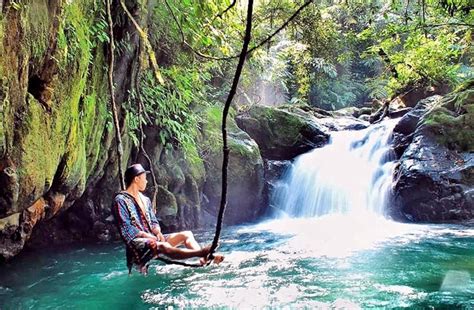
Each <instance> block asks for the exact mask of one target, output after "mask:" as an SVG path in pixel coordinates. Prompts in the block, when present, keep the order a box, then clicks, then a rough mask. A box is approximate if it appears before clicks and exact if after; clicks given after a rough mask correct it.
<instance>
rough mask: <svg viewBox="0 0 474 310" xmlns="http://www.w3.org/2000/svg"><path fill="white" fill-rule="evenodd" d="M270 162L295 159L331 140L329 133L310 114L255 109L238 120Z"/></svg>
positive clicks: (285, 109)
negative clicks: (271, 160)
mask: <svg viewBox="0 0 474 310" xmlns="http://www.w3.org/2000/svg"><path fill="white" fill-rule="evenodd" d="M236 121H237V124H238V125H239V127H240V128H242V129H243V130H244V131H245V132H247V133H248V134H249V135H250V136H251V137H252V138H253V139H254V140H255V141H256V142H257V144H258V146H259V147H260V151H261V152H262V156H263V157H264V158H266V159H277V160H281V159H292V158H294V157H295V156H297V155H299V154H302V153H305V152H307V151H309V150H311V149H312V148H315V147H319V146H321V145H324V144H325V143H327V141H328V140H329V135H328V133H327V129H326V128H325V127H324V126H321V125H320V124H319V123H318V121H317V119H316V118H315V117H314V116H312V115H311V114H310V113H304V111H302V110H299V109H294V111H292V110H291V108H286V107H277V108H274V107H267V106H257V105H256V106H253V107H251V108H250V109H249V110H248V111H247V112H245V113H242V114H240V115H238V116H237V118H236Z"/></svg>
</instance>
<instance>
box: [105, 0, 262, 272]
mask: <svg viewBox="0 0 474 310" xmlns="http://www.w3.org/2000/svg"><path fill="white" fill-rule="evenodd" d="M253 2H254V0H248V7H247V21H246V27H245V36H244V42H243V46H242V50H241V53H240V57H239V62H238V64H237V68H236V70H235V74H234V78H233V81H232V86H231V89H230V91H229V95H228V96H227V100H226V102H225V105H224V109H223V113H222V141H223V148H222V151H223V160H222V193H221V201H220V207H219V213H218V216H217V223H216V231H215V234H214V239H213V241H212V245H211V249H210V252H209V256H208V262H207V264H206V265H208V264H210V262H211V260H212V259H213V258H214V255H213V254H214V252H215V250H216V249H217V247H218V245H219V238H220V235H221V231H222V223H223V219H224V212H225V208H226V206H227V170H228V166H229V147H228V144H227V116H228V114H229V109H230V105H231V103H232V100H233V98H234V96H235V94H236V92H237V86H238V84H239V79H240V75H241V73H242V69H243V67H244V63H245V58H246V55H247V51H248V46H249V43H250V39H251V31H252V14H253ZM122 5H123V3H122ZM106 6H107V16H108V24H109V35H110V50H109V57H108V58H109V72H108V84H109V95H110V100H111V105H112V112H113V119H114V127H115V138H116V139H117V145H116V151H117V156H118V159H117V162H118V170H119V178H120V186H121V189H122V190H125V183H124V179H123V171H122V167H121V163H122V156H123V147H122V140H121V136H120V131H121V130H120V123H119V119H118V113H117V108H116V103H115V93H114V85H113V68H114V50H115V45H114V35H113V19H112V13H111V9H110V7H111V4H110V0H106ZM127 15H128V16H129V17H130V18H131V19H132V23H134V25H135V27H137V25H138V24H137V23H136V22H135V21H134V20H133V17H132V16H131V14H127ZM140 30H141V29H137V31H140ZM142 32H143V31H142ZM141 37H143V36H141ZM142 39H143V38H142ZM153 64H155V63H153ZM154 69H155V70H154V71H155V72H157V67H156V66H154ZM157 79H158V82H159V83H162V82H163V81H162V80H160V79H159V78H157ZM142 148H143V147H140V150H139V151H142ZM150 170H152V169H151V165H150ZM158 259H159V260H161V261H162V262H164V263H166V264H175V265H181V266H186V267H202V266H203V265H201V264H188V263H185V262H180V261H174V260H170V259H167V258H162V257H158Z"/></svg>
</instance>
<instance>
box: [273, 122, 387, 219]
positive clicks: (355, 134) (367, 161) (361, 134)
mask: <svg viewBox="0 0 474 310" xmlns="http://www.w3.org/2000/svg"><path fill="white" fill-rule="evenodd" d="M395 124H396V120H389V121H386V122H383V123H380V124H377V125H373V126H370V127H369V128H366V129H364V130H359V131H340V132H333V133H332V134H331V138H330V141H329V144H328V145H326V146H324V147H322V148H318V149H314V150H312V151H310V152H308V153H306V154H303V155H300V156H299V157H297V158H296V160H295V161H294V163H293V164H292V165H291V166H290V167H289V168H288V170H287V171H286V172H285V173H284V175H283V177H282V180H281V181H280V183H279V184H278V185H277V186H276V188H275V190H274V191H273V194H272V197H271V204H272V205H273V206H275V207H277V208H278V209H279V210H282V211H284V214H285V215H286V216H290V217H318V216H322V215H326V214H347V213H358V214H361V213H370V214H373V215H383V214H384V209H385V206H386V204H387V199H388V194H389V189H390V186H391V182H392V174H393V169H394V166H395V162H394V160H395V154H394V152H393V150H392V149H391V148H390V146H389V141H390V137H391V133H392V130H393V127H394V126H395Z"/></svg>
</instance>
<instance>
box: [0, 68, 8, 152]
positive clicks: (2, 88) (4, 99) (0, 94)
mask: <svg viewBox="0 0 474 310" xmlns="http://www.w3.org/2000/svg"><path fill="white" fill-rule="evenodd" d="M1 67H2V66H1V64H0V68H1ZM0 73H1V70H0ZM0 76H2V75H1V74H0ZM8 105H9V98H8V86H7V79H6V77H3V78H2V79H1V80H0V158H1V157H2V156H3V154H5V151H6V148H7V143H6V132H5V127H4V124H5V123H6V117H5V109H6V107H7V106H8Z"/></svg>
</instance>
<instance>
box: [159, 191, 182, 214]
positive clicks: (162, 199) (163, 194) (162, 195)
mask: <svg viewBox="0 0 474 310" xmlns="http://www.w3.org/2000/svg"><path fill="white" fill-rule="evenodd" d="M157 197H159V199H158V202H157V205H158V206H157V213H158V215H159V216H160V217H165V216H176V214H178V203H177V201H176V197H175V196H174V195H173V193H171V192H170V191H168V190H167V189H166V188H164V187H163V186H160V185H159V186H158V195H157Z"/></svg>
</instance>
